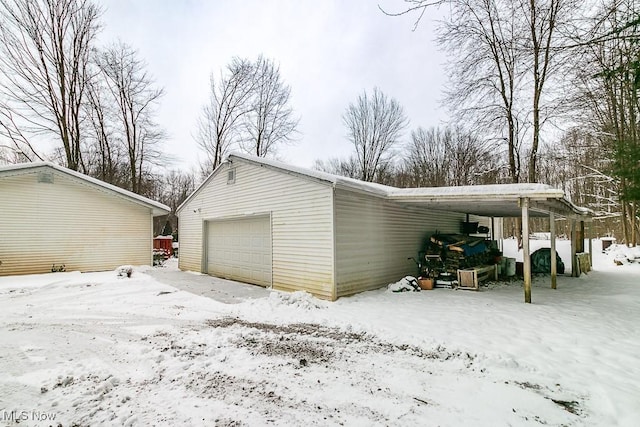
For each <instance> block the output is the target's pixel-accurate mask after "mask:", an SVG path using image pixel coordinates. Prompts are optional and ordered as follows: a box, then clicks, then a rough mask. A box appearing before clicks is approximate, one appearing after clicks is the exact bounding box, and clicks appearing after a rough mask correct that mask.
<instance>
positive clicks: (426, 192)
mask: <svg viewBox="0 0 640 427" xmlns="http://www.w3.org/2000/svg"><path fill="white" fill-rule="evenodd" d="M235 160H240V161H245V162H248V163H253V164H256V165H259V166H262V167H268V168H272V169H275V170H279V171H281V172H284V173H289V174H293V175H298V176H302V177H306V178H311V179H314V180H319V181H322V182H326V183H329V184H331V185H333V186H334V187H338V188H345V189H349V190H351V191H357V192H364V193H368V194H371V195H374V196H377V197H381V198H383V199H386V200H388V201H390V202H394V203H399V204H403V205H407V206H419V207H424V208H428V209H435V210H441V211H447V212H460V213H467V214H474V215H480V216H487V217H520V216H522V209H521V207H520V200H521V199H523V198H527V199H529V207H530V208H529V215H530V216H535V217H546V216H548V215H549V213H550V212H553V213H554V214H555V215H557V216H559V217H572V218H578V217H580V218H587V217H590V216H591V214H592V212H591V210H589V209H586V208H581V207H578V206H576V205H574V204H573V203H572V202H571V201H570V200H569V199H567V198H566V197H565V194H564V191H563V190H560V189H557V188H553V187H551V186H549V185H546V184H492V185H467V186H458V187H420V188H397V187H390V186H387V185H382V184H376V183H371V182H365V181H360V180H357V179H353V178H347V177H343V176H338V175H333V174H329V173H326V172H322V171H316V170H310V169H305V168H300V167H296V166H292V165H288V164H286V163H282V162H279V161H275V160H270V159H264V158H261V157H256V156H251V155H247V154H239V153H234V154H231V155H229V157H228V159H227V163H231V164H232V163H233V162H234V161H235ZM222 166H223V165H220V166H219V167H218V169H219V168H220V167H222ZM218 169H216V171H217V170H218ZM216 171H214V172H213V173H212V175H214V174H215V173H216ZM207 181H208V179H207V180H206V181H205V183H203V185H205V184H206V182H207ZM197 191H198V190H196V192H197ZM196 192H194V194H195V193H196ZM192 196H193V194H192ZM192 196H190V197H189V198H191V197H192ZM185 202H186V201H185ZM183 205H184V203H183ZM181 207H182V206H181ZM179 209H180V208H179Z"/></svg>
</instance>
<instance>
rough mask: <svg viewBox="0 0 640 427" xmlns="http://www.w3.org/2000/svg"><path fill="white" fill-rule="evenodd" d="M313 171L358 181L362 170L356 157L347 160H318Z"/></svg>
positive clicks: (333, 158) (334, 158) (335, 158)
mask: <svg viewBox="0 0 640 427" xmlns="http://www.w3.org/2000/svg"><path fill="white" fill-rule="evenodd" d="M313 169H316V170H319V171H322V172H327V173H330V174H333V175H340V176H346V177H348V178H354V179H357V178H359V177H360V168H359V167H358V162H357V160H356V158H355V157H354V156H350V157H349V158H347V159H340V158H337V157H332V158H330V159H328V160H316V161H315V162H314V164H313Z"/></svg>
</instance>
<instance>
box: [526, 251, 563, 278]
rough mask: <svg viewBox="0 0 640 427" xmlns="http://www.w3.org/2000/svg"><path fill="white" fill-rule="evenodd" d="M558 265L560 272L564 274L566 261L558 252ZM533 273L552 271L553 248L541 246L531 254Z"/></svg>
mask: <svg viewBox="0 0 640 427" xmlns="http://www.w3.org/2000/svg"><path fill="white" fill-rule="evenodd" d="M556 265H557V267H558V274H564V263H563V262H562V259H561V258H560V255H558V253H557V252H556ZM531 272H532V273H551V249H550V248H540V249H538V250H537V251H535V252H534V253H532V254H531Z"/></svg>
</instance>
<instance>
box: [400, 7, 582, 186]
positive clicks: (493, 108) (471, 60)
mask: <svg viewBox="0 0 640 427" xmlns="http://www.w3.org/2000/svg"><path fill="white" fill-rule="evenodd" d="M407 3H408V4H409V6H408V7H407V8H406V9H405V10H403V11H401V12H399V13H396V14H395V15H400V14H405V13H411V12H418V20H417V21H416V25H417V24H418V23H419V21H420V19H421V18H422V16H423V15H424V13H425V11H426V10H427V9H428V8H429V7H431V6H434V5H443V4H446V5H447V6H448V7H449V10H450V14H449V16H448V17H447V18H446V19H445V20H444V23H443V25H442V26H441V28H440V37H439V41H440V42H441V43H442V44H443V46H444V47H445V48H446V49H447V50H448V51H449V52H451V58H452V60H451V63H450V71H451V75H452V77H451V82H452V87H451V90H450V91H448V93H447V97H446V103H447V104H448V105H449V106H450V107H452V110H453V111H455V112H456V113H458V114H460V115H461V116H464V118H465V121H469V119H470V118H471V119H473V120H474V121H475V122H476V123H477V124H479V125H481V127H482V128H483V129H484V130H485V131H486V130H488V131H494V132H496V133H497V134H495V133H494V136H495V137H496V138H497V139H504V140H505V141H506V142H507V156H508V162H509V172H510V175H511V180H512V181H513V182H519V181H521V180H522V178H523V177H522V176H521V175H522V174H521V167H522V166H523V165H521V164H520V160H519V159H520V155H521V154H525V153H524V151H523V148H525V147H524V144H523V143H524V142H525V141H527V140H528V141H530V143H529V144H527V146H526V155H527V156H528V162H527V163H526V168H527V170H528V173H527V176H526V178H527V179H528V180H529V181H531V182H534V181H536V180H537V159H538V155H539V147H540V142H541V138H542V135H543V134H544V133H543V125H544V124H545V122H546V121H548V120H549V119H550V118H552V117H553V116H554V115H555V116H557V115H558V114H559V113H558V111H559V109H560V107H561V106H562V101H563V100H562V97H554V96H552V95H551V91H550V90H549V89H550V86H551V85H550V83H551V80H552V79H553V78H554V77H557V78H558V79H560V78H561V77H563V76H561V75H560V74H562V73H559V71H560V67H559V65H560V64H561V63H562V61H561V57H564V55H566V54H567V52H568V44H567V43H566V40H565V35H566V33H568V32H569V31H570V30H571V29H573V22H574V17H575V16H576V15H574V14H577V13H578V11H579V10H580V6H582V2H578V1H577V0H517V1H512V0H441V1H428V0H408V1H407ZM388 14H389V13H388ZM392 15H393V14H392ZM529 138H530V139H529Z"/></svg>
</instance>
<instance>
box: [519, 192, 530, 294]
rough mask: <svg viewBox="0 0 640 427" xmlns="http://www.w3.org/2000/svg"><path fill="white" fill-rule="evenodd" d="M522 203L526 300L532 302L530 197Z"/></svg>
mask: <svg viewBox="0 0 640 427" xmlns="http://www.w3.org/2000/svg"><path fill="white" fill-rule="evenodd" d="M520 200H521V205H522V256H523V260H522V261H523V275H524V302H526V303H531V255H530V253H529V252H530V251H529V199H528V198H526V197H524V198H522V199H520Z"/></svg>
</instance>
